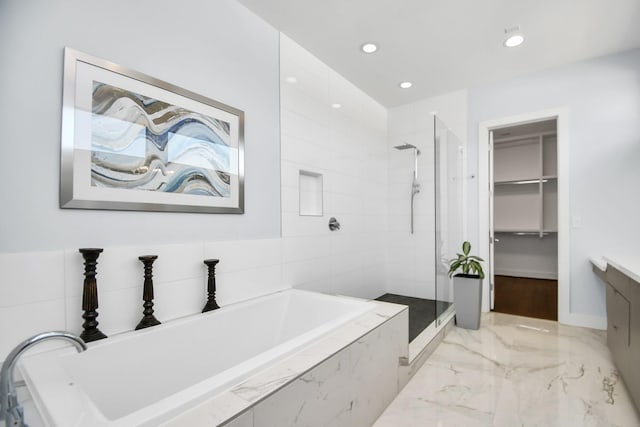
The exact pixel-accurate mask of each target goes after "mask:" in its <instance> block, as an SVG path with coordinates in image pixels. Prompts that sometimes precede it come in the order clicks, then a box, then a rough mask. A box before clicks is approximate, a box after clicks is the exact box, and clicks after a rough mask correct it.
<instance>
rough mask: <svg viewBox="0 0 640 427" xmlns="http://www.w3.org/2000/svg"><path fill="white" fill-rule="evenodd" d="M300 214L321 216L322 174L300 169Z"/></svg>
mask: <svg viewBox="0 0 640 427" xmlns="http://www.w3.org/2000/svg"><path fill="white" fill-rule="evenodd" d="M298 191H299V196H300V215H302V216H322V174H320V173H316V172H309V171H304V170H300V175H299V179H298Z"/></svg>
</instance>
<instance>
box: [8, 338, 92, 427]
mask: <svg viewBox="0 0 640 427" xmlns="http://www.w3.org/2000/svg"><path fill="white" fill-rule="evenodd" d="M54 339H62V340H67V341H70V342H71V343H72V344H74V345H75V347H76V349H77V350H78V353H80V352H82V351H85V350H86V349H87V345H86V344H85V343H84V341H82V339H81V338H80V337H78V336H76V335H74V334H71V333H69V332H59V331H54V332H43V333H41V334H38V335H34V336H32V337H31V338H28V339H26V340H24V341H23V342H21V343H20V344H18V345H17V346H16V348H14V349H13V350H12V351H11V353H9V355H8V356H7V359H6V360H5V361H4V364H3V365H2V371H0V420H3V419H4V420H5V426H6V427H28V426H27V425H26V424H25V423H24V410H23V409H22V406H21V405H20V404H19V403H18V396H17V394H16V388H15V384H14V382H13V370H14V368H15V366H16V362H17V361H18V358H19V357H20V356H21V355H22V353H24V352H25V351H27V349H29V348H31V347H32V346H34V345H35V344H37V343H39V342H42V341H47V340H54Z"/></svg>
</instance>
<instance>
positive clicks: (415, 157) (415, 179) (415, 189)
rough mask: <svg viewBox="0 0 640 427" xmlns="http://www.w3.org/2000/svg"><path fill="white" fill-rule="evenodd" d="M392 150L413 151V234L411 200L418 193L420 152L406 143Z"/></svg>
mask: <svg viewBox="0 0 640 427" xmlns="http://www.w3.org/2000/svg"><path fill="white" fill-rule="evenodd" d="M394 148H395V149H396V150H408V149H413V179H412V180H411V234H413V199H414V198H415V196H416V194H418V193H419V192H420V183H419V182H418V156H419V155H420V150H418V147H416V146H415V145H412V144H407V143H404V144H402V145H396V146H395V147H394Z"/></svg>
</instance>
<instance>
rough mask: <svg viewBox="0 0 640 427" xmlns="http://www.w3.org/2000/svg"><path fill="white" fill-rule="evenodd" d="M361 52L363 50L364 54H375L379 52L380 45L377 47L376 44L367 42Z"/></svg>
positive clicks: (361, 47)
mask: <svg viewBox="0 0 640 427" xmlns="http://www.w3.org/2000/svg"><path fill="white" fill-rule="evenodd" d="M360 50H362V51H363V52H364V53H373V52H375V51H376V50H378V45H376V44H375V43H371V42H367V43H364V44H363V45H362V46H360Z"/></svg>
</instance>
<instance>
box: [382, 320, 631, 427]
mask: <svg viewBox="0 0 640 427" xmlns="http://www.w3.org/2000/svg"><path fill="white" fill-rule="evenodd" d="M414 426H415V427H418V426H419V427H430V426H433V427H450V426H464V427H475V426H478V427H480V426H483V427H484V426H495V427H515V426H518V427H520V426H526V427H529V426H532V427H533V426H540V427H547V426H557V427H574V426H575V427H600V426H612V427H613V426H616V427H638V426H640V415H639V414H638V412H637V411H636V409H635V408H634V406H633V403H632V402H631V400H630V397H629V394H628V392H627V390H626V389H625V387H624V385H623V384H622V381H621V379H620V378H619V377H618V374H617V372H616V369H615V367H614V364H613V361H612V359H611V354H610V353H609V350H608V348H607V346H606V333H605V332H604V331H597V330H592V329H586V328H577V327H572V326H565V325H561V324H559V323H557V322H553V321H548V320H539V319H532V318H527V317H519V316H513V315H508V314H500V313H486V314H483V318H482V326H481V328H480V330H478V331H469V330H465V329H460V328H454V329H453V330H452V331H451V332H450V333H449V334H448V335H447V336H446V338H445V339H444V341H443V342H442V343H441V344H440V345H439V346H438V348H437V349H436V350H435V352H434V353H433V354H432V355H431V357H430V358H429V359H428V360H427V361H426V363H425V364H424V366H422V368H420V370H419V371H418V372H417V373H416V375H415V376H414V377H413V378H412V379H411V381H410V382H409V383H408V384H407V386H406V387H405V388H404V389H403V390H402V391H401V392H400V394H399V395H398V396H397V397H396V399H395V400H394V401H393V402H392V403H391V405H389V407H388V408H387V409H386V410H385V412H384V413H383V414H382V415H381V416H380V418H379V419H378V420H377V421H376V423H375V424H374V427H414Z"/></svg>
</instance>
